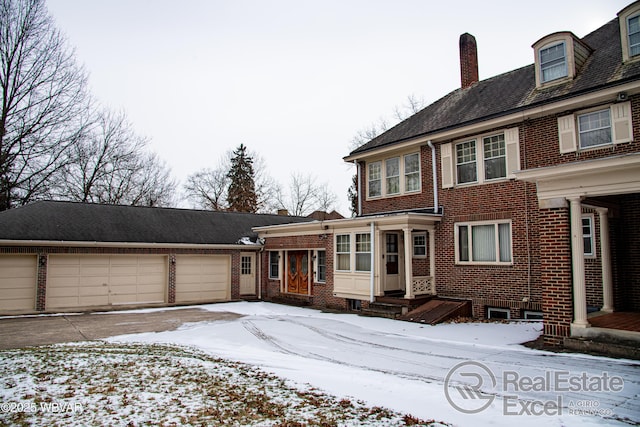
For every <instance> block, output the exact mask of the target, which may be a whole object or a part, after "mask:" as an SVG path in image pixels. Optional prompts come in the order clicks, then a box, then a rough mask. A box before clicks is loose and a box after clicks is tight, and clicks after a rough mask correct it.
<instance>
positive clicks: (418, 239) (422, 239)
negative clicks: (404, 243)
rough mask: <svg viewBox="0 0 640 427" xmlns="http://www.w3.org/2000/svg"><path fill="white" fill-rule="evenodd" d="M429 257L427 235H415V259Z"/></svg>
mask: <svg viewBox="0 0 640 427" xmlns="http://www.w3.org/2000/svg"><path fill="white" fill-rule="evenodd" d="M426 256H427V233H414V234H413V257H414V258H424V257H426Z"/></svg>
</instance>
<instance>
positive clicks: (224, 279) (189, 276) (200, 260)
mask: <svg viewBox="0 0 640 427" xmlns="http://www.w3.org/2000/svg"><path fill="white" fill-rule="evenodd" d="M229 299H231V256H229V255H213V256H207V255H178V256H176V302H177V303H184V302H213V301H228V300H229Z"/></svg>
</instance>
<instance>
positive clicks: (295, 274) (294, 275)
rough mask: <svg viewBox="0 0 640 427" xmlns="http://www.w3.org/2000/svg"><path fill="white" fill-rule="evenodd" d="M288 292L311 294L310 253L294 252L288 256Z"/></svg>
mask: <svg viewBox="0 0 640 427" xmlns="http://www.w3.org/2000/svg"><path fill="white" fill-rule="evenodd" d="M287 292H289V293H293V294H302V295H308V294H309V252H307V251H292V252H289V253H288V254H287Z"/></svg>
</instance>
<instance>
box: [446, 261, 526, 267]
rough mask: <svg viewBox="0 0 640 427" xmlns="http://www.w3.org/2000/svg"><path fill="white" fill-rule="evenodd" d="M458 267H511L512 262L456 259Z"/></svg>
mask: <svg viewBox="0 0 640 427" xmlns="http://www.w3.org/2000/svg"><path fill="white" fill-rule="evenodd" d="M455 265H457V266H460V267H465V266H467V267H478V266H480V267H513V262H473V261H456V264H455Z"/></svg>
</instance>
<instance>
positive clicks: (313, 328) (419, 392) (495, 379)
mask: <svg viewBox="0 0 640 427" xmlns="http://www.w3.org/2000/svg"><path fill="white" fill-rule="evenodd" d="M201 308H202V309H205V310H210V311H225V312H233V313H238V314H242V315H244V316H243V317H241V318H238V319H236V320H230V321H218V322H200V323H193V324H187V325H183V326H182V327H181V328H180V329H179V330H176V331H169V332H161V333H145V334H135V335H123V336H117V337H112V338H110V339H109V341H112V342H145V343H171V344H181V345H189V346H194V347H197V348H199V349H202V350H204V351H206V352H208V353H210V354H212V355H215V356H219V357H223V358H227V359H231V360H237V361H241V362H245V363H249V364H252V365H255V366H258V367H260V368H262V369H264V370H266V371H268V372H272V373H274V374H276V375H278V376H280V377H282V378H286V379H288V380H290V381H292V382H293V383H294V384H301V385H302V384H311V385H312V386H314V387H317V388H319V389H322V390H324V391H326V392H329V393H331V394H334V395H337V396H339V397H340V396H350V397H353V398H356V399H361V400H364V401H365V402H367V403H368V404H371V405H380V406H384V407H388V408H390V409H393V410H396V411H400V412H402V413H408V414H412V415H414V416H417V417H419V418H423V419H436V420H441V421H445V422H451V423H454V424H456V425H460V426H481V425H494V426H501V425H505V426H506V425H509V426H513V425H514V424H517V425H518V426H519V427H524V426H536V427H537V426H539V425H540V424H541V423H543V424H544V425H549V426H591V425H597V426H602V425H629V424H631V425H637V424H638V423H640V363H638V362H635V361H629V360H619V359H610V358H603V357H594V356H588V355H581V354H557V353H550V352H542V351H535V350H531V349H528V348H526V347H523V346H521V345H519V344H520V343H522V342H526V341H529V340H532V339H535V338H536V337H538V336H539V334H540V331H541V328H542V324H541V323H512V324H496V323H463V324H443V325H437V326H427V325H420V324H414V323H407V322H400V321H393V320H388V319H380V318H367V317H361V316H357V315H353V314H332V313H323V312H320V311H317V310H313V309H306V308H297V307H288V306H282V305H277V304H270V303H263V302H260V303H255V302H254V303H248V302H237V303H226V304H213V305H207V306H201ZM468 362H473V363H472V364H470V363H468ZM476 362H477V363H476ZM456 366H457V368H455V369H452V368H454V367H456ZM480 382H481V383H482V384H480ZM445 384H447V386H445ZM465 385H466V386H465ZM474 386H479V387H474ZM485 406H486V408H484V407H485ZM483 408H484V409H483ZM463 411H467V413H464V412H463ZM468 412H474V413H468ZM578 413H579V414H578ZM540 414H542V415H540ZM580 414H581V415H580Z"/></svg>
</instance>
